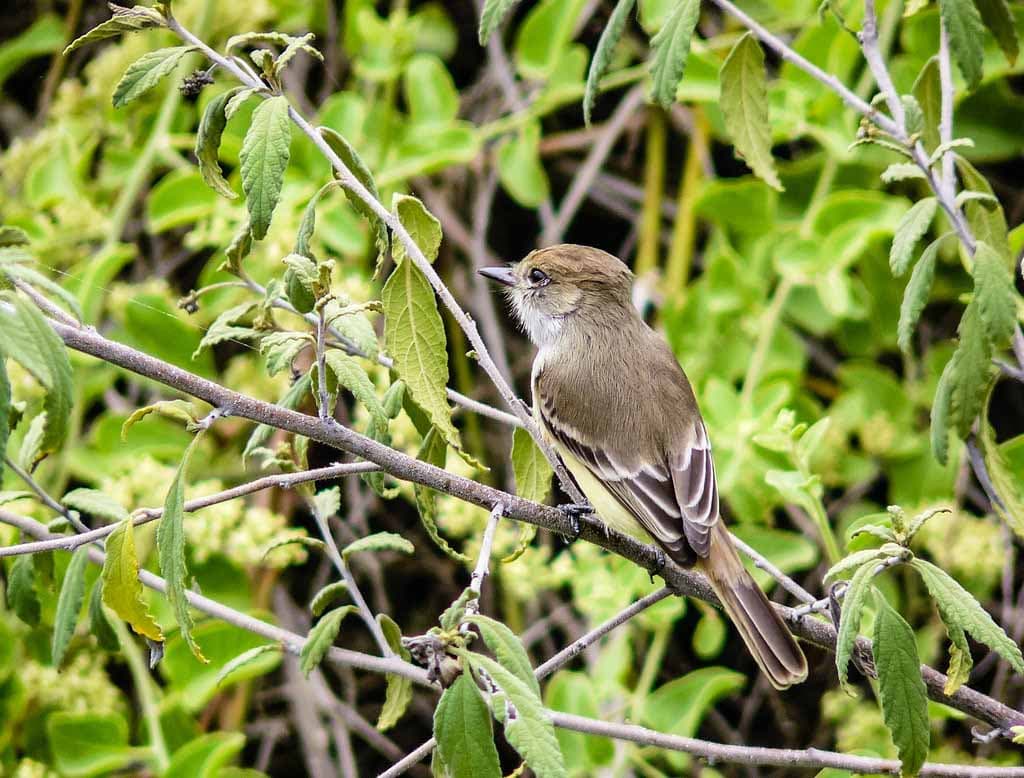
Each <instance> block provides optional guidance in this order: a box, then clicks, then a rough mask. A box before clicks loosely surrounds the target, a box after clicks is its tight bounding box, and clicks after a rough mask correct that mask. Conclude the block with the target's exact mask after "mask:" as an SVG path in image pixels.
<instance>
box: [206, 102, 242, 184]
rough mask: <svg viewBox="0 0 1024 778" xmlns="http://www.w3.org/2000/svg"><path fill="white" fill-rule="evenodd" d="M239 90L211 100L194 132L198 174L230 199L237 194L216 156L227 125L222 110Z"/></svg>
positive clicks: (226, 119)
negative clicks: (226, 178)
mask: <svg viewBox="0 0 1024 778" xmlns="http://www.w3.org/2000/svg"><path fill="white" fill-rule="evenodd" d="M241 89H242V88H241V87H235V88H234V89H229V90H228V91H227V92H224V93H223V94H219V95H217V96H216V97H215V98H213V99H212V100H211V101H210V102H209V104H208V105H207V106H206V110H205V111H203V118H202V119H201V120H200V121H199V129H198V130H196V159H198V160H199V172H200V173H201V174H202V176H203V181H205V182H206V183H207V185H208V186H209V187H210V188H211V189H213V190H214V191H215V192H217V193H218V194H221V195H223V196H224V197H227V198H231V199H234V198H235V197H238V193H237V192H235V190H234V189H232V188H231V185H230V184H229V183H228V182H227V181H226V180H225V179H224V173H223V172H222V171H221V169H220V160H219V159H218V154H219V152H220V139H221V136H222V135H223V134H224V128H225V127H226V126H227V123H228V118H227V115H226V114H225V112H224V109H225V108H226V107H227V104H228V101H229V100H230V99H231V98H232V97H234V96H235V95H236V94H238V93H239V92H240V91H241Z"/></svg>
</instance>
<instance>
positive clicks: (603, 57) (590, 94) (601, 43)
mask: <svg viewBox="0 0 1024 778" xmlns="http://www.w3.org/2000/svg"><path fill="white" fill-rule="evenodd" d="M493 1H494V0H491V2H493ZM635 5H636V0H617V2H616V3H615V9H614V10H613V11H612V15H611V17H610V18H609V19H608V23H607V24H606V25H605V27H604V29H603V30H602V31H601V37H600V38H599V39H598V41H597V48H596V49H594V56H593V58H592V59H591V60H590V70H589V71H588V72H587V87H586V91H584V93H583V121H584V123H586V125H587V126H588V127H589V126H590V114H591V111H592V110H593V108H594V101H595V100H596V99H597V88H598V86H599V85H600V83H601V78H602V77H603V76H604V74H605V71H606V70H608V64H609V63H610V62H611V58H612V52H613V51H614V50H615V46H616V44H618V42H619V39H620V38H621V37H622V31H623V30H624V29H625V28H626V23H627V22H628V21H629V15H630V13H632V11H633V7H634V6H635ZM481 37H482V36H481Z"/></svg>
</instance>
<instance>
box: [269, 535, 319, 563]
mask: <svg viewBox="0 0 1024 778" xmlns="http://www.w3.org/2000/svg"><path fill="white" fill-rule="evenodd" d="M295 543H297V544H299V545H300V546H306V547H308V548H315V549H316V550H317V551H320V550H322V549H323V548H324V542H323V541H322V540H319V539H317V538H309V537H306V536H305V535H296V536H295V537H292V538H288V539H287V540H281V541H278V542H277V543H273V544H271V545H270V547H269V548H267V550H266V551H264V552H263V558H264V559H266V558H267V556H268V555H269V554H270V552H271V551H273V550H274V549H276V548H281V547H282V546H290V545H293V544H295Z"/></svg>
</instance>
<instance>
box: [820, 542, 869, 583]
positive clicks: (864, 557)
mask: <svg viewBox="0 0 1024 778" xmlns="http://www.w3.org/2000/svg"><path fill="white" fill-rule="evenodd" d="M882 556H883V554H882V552H881V551H880V550H879V549H877V548H865V549H863V550H862V551H854V552H853V553H852V554H850V555H849V556H847V557H844V558H843V559H840V560H839V561H838V562H836V563H835V564H834V565H832V567H830V568H829V570H828V572H827V573H825V577H824V578H823V579H822V581H823V583H831V582H832V581H837V580H839V579H840V578H845V577H846V574H847V573H849V572H850V571H851V570H854V569H855V568H860V567H861V566H862V565H867V564H875V563H877V562H878V561H879V560H880V559H881V558H882Z"/></svg>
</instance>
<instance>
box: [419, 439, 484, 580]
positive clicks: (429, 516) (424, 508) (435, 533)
mask: <svg viewBox="0 0 1024 778" xmlns="http://www.w3.org/2000/svg"><path fill="white" fill-rule="evenodd" d="M447 452H448V444H447V443H445V442H444V438H442V437H441V436H440V435H439V434H438V432H437V429H435V428H434V427H431V428H430V431H429V432H428V433H427V436H426V437H425V438H424V439H423V443H422V445H421V446H420V450H419V453H418V454H417V458H418V459H419V460H420V461H421V462H429V463H430V464H432V465H434V466H436V467H441V468H443V467H444V466H445V461H446V459H447ZM413 492H414V494H415V496H416V508H417V509H418V510H419V514H420V521H421V522H423V528H424V529H425V530H426V531H427V535H429V536H430V539H431V540H433V541H434V543H435V544H436V545H437V547H438V548H440V549H441V550H442V551H443V552H444V553H445V554H447V555H448V556H450V557H451V558H452V559H454V560H456V561H458V562H463V563H466V562H472V561H473V560H472V559H470V558H469V557H468V556H466V555H465V554H462V553H460V552H458V551H456V550H455V549H454V548H452V546H451V544H449V543H448V541H447V540H445V539H444V537H442V535H441V532H440V530H438V528H437V504H436V499H437V495H436V494H435V492H434V490H433V489H431V488H429V487H427V486H421V485H420V484H413Z"/></svg>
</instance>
